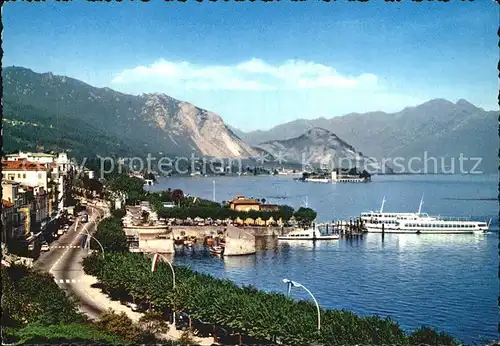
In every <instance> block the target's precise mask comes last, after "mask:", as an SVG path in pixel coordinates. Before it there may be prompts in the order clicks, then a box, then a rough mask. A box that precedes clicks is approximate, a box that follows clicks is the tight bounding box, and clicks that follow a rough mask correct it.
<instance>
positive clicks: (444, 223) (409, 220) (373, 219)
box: [360, 197, 491, 234]
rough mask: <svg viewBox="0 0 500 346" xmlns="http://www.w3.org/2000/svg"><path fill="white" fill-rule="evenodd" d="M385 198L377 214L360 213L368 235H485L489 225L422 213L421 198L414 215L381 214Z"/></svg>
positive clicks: (467, 219) (466, 219) (371, 212)
mask: <svg viewBox="0 0 500 346" xmlns="http://www.w3.org/2000/svg"><path fill="white" fill-rule="evenodd" d="M384 202H385V198H384V199H383V200H382V207H381V208H380V211H378V212H373V211H370V212H364V213H361V216H360V219H361V220H362V221H363V222H364V224H365V227H366V230H367V231H368V232H369V233H382V231H383V232H384V233H412V234H420V233H434V234H459V233H486V232H488V230H489V226H490V223H491V220H490V222H489V223H486V222H480V221H473V220H470V219H469V218H441V217H439V216H429V215H428V214H427V213H422V212H421V210H422V204H423V197H422V199H421V201H420V206H419V208H418V211H417V212H416V213H388V212H383V208H384Z"/></svg>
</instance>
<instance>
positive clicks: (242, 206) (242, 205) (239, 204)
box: [229, 195, 260, 211]
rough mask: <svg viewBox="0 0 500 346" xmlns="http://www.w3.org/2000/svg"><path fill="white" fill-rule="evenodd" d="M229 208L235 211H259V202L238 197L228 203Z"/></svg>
mask: <svg viewBox="0 0 500 346" xmlns="http://www.w3.org/2000/svg"><path fill="white" fill-rule="evenodd" d="M229 207H230V208H231V209H233V210H236V211H250V210H256V211H259V210H260V201H259V200H256V199H252V198H245V196H242V195H238V196H236V197H235V199H233V200H232V201H230V202H229Z"/></svg>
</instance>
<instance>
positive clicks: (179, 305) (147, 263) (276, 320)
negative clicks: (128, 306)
mask: <svg viewBox="0 0 500 346" xmlns="http://www.w3.org/2000/svg"><path fill="white" fill-rule="evenodd" d="M84 269H85V272H86V273H88V274H90V275H93V276H96V277H97V278H98V280H99V281H100V282H101V283H102V284H103V285H104V287H105V288H106V290H107V291H108V292H110V293H111V294H113V295H115V296H118V297H120V299H123V300H126V299H133V300H134V301H136V302H140V301H142V302H147V303H149V302H150V303H152V305H153V307H154V309H156V310H157V311H159V312H171V311H175V312H184V313H187V314H189V316H190V318H192V319H197V320H201V321H204V323H205V324H213V325H214V326H220V327H223V328H224V329H225V330H228V331H230V332H232V333H235V334H241V335H243V336H244V338H245V340H246V342H248V343H250V342H252V343H257V342H259V343H271V342H281V343H283V344H286V345H311V344H316V345H339V344H349V345H352V344H398V345H410V344H412V345H413V344H419V343H426V344H431V345H455V344H457V343H456V341H455V340H454V339H453V338H452V337H451V336H449V335H447V334H446V333H438V332H436V331H435V330H433V329H429V328H422V329H419V330H417V331H415V332H413V333H410V334H408V333H406V332H405V331H403V330H402V329H401V328H400V327H399V325H398V324H397V322H395V321H393V320H391V319H390V318H385V319H383V318H380V317H376V316H371V317H360V316H357V315H355V314H353V313H351V312H348V311H343V310H322V312H321V318H322V328H321V332H320V333H318V331H317V330H316V321H317V313H316V307H315V305H314V304H312V303H311V302H308V301H294V300H292V299H290V298H288V297H286V296H285V295H283V294H278V293H266V292H263V291H260V290H257V289H255V288H253V287H238V286H237V285H236V284H234V283H232V282H230V281H228V280H219V279H216V278H214V277H212V276H210V275H206V274H200V273H197V272H194V271H192V270H191V269H188V268H185V267H175V273H176V288H175V290H174V289H172V284H173V282H172V273H171V272H170V268H169V267H168V266H167V265H166V264H163V263H160V264H159V265H158V268H157V270H156V272H154V273H152V272H151V259H150V258H147V257H144V256H142V255H140V254H132V253H109V254H106V259H105V260H103V259H102V257H100V256H97V255H96V256H91V257H88V258H86V259H85V261H84Z"/></svg>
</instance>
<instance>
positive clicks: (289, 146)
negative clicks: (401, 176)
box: [255, 127, 391, 173]
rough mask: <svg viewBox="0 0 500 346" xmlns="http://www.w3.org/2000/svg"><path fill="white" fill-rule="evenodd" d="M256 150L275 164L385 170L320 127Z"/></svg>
mask: <svg viewBox="0 0 500 346" xmlns="http://www.w3.org/2000/svg"><path fill="white" fill-rule="evenodd" d="M255 148H256V150H258V151H260V152H261V154H264V155H265V154H268V155H269V157H272V158H273V159H274V160H275V161H276V160H280V161H283V162H287V163H300V164H301V165H302V166H303V167H304V168H306V166H308V165H310V166H311V167H314V166H316V167H317V166H321V167H323V168H338V167H342V168H353V167H357V168H358V169H361V170H363V169H366V170H367V171H369V172H371V173H375V172H380V171H381V168H382V167H381V165H380V164H379V163H378V162H377V161H376V160H374V159H371V158H369V157H366V156H364V155H363V153H361V152H359V151H358V150H356V149H355V148H354V147H353V146H351V145H349V144H348V143H346V142H345V141H343V140H342V139H340V138H339V137H338V136H337V135H336V134H334V133H332V132H330V131H328V130H325V129H323V128H320V127H314V128H312V129H309V130H308V131H307V132H305V133H304V134H302V135H300V136H298V137H295V138H290V139H284V140H276V141H268V142H264V143H261V144H258V145H257V146H255ZM386 172H387V173H390V172H391V171H387V170H386Z"/></svg>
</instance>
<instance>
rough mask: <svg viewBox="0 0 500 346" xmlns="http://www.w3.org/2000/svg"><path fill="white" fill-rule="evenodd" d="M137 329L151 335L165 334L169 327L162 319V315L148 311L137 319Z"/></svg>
mask: <svg viewBox="0 0 500 346" xmlns="http://www.w3.org/2000/svg"><path fill="white" fill-rule="evenodd" d="M139 328H141V329H142V330H144V331H146V332H148V333H151V334H153V335H155V334H159V333H167V332H168V330H169V328H170V326H169V324H168V323H167V321H165V319H164V318H163V314H161V313H160V312H156V311H153V310H148V311H147V312H146V313H145V314H144V315H143V316H141V318H140V319H139Z"/></svg>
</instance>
